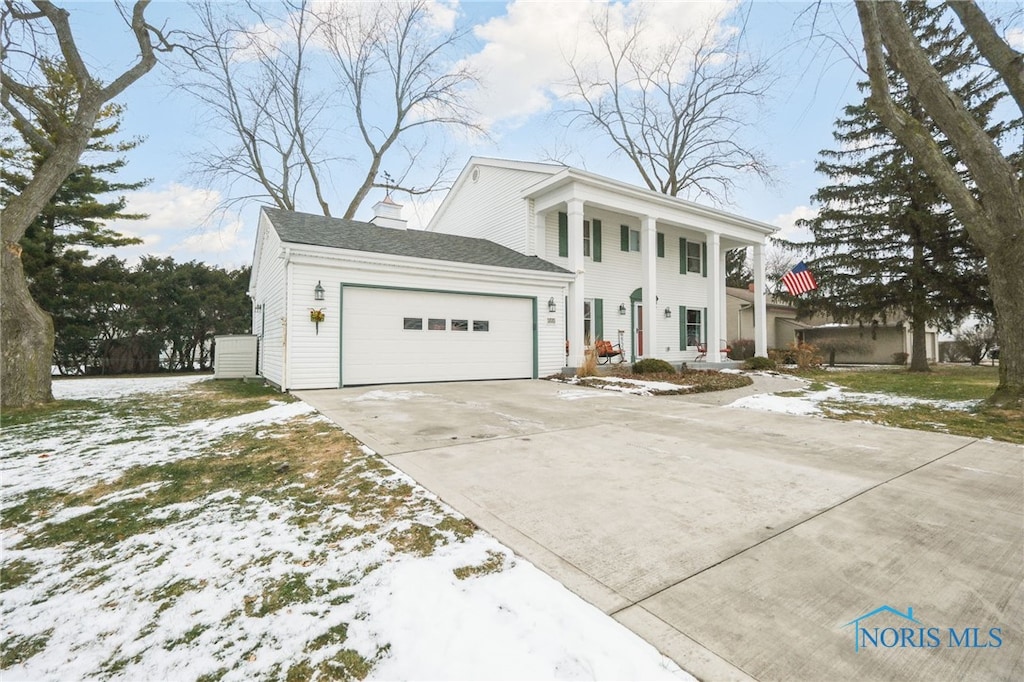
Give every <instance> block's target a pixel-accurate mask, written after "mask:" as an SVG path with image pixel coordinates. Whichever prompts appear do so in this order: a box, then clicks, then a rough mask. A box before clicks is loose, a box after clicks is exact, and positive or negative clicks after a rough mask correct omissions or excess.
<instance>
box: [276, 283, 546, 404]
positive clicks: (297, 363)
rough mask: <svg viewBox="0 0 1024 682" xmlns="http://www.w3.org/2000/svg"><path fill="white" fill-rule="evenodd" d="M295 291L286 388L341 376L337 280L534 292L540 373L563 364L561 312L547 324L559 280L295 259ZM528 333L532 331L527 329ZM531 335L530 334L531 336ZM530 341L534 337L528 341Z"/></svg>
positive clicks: (320, 384)
mask: <svg viewBox="0 0 1024 682" xmlns="http://www.w3.org/2000/svg"><path fill="white" fill-rule="evenodd" d="M292 270H293V277H292V278H293V283H294V287H295V289H294V295H293V305H292V310H291V319H292V320H293V327H292V330H291V341H290V343H291V348H290V351H291V359H292V360H291V365H290V368H289V380H288V383H289V388H293V389H303V388H330V387H335V386H337V385H338V380H339V370H340V365H339V357H340V356H339V342H340V340H341V335H340V331H341V323H340V320H341V318H340V316H339V315H340V312H341V311H340V308H339V304H340V290H341V283H342V282H345V283H348V284H363V285H372V286H383V287H390V288H395V287H398V288H402V287H406V288H411V289H418V290H446V291H458V292H466V293H488V294H498V295H505V296H529V297H533V296H536V298H537V310H538V314H539V316H540V324H539V334H538V344H539V353H538V374H539V376H545V375H548V374H553V373H555V372H558V371H559V370H560V369H561V367H562V365H563V364H564V354H562V351H561V350H559V349H561V348H562V345H561V344H562V343H563V341H562V340H563V339H564V338H565V331H564V327H563V325H562V320H561V318H560V317H559V318H558V319H557V320H556V322H555V323H553V324H550V325H549V324H547V301H548V299H549V298H554V299H555V300H561V297H562V296H563V295H564V294H563V288H562V287H561V286H558V285H548V284H544V283H538V284H536V285H531V284H529V283H523V284H518V283H513V282H500V281H492V282H486V281H482V280H481V277H480V276H479V275H476V276H470V275H460V274H458V273H454V274H452V275H451V276H439V275H438V273H437V272H436V271H429V270H419V269H416V268H414V267H409V268H403V269H402V270H401V271H399V270H397V269H393V268H387V269H385V268H376V269H375V268H374V266H372V265H370V264H367V265H366V266H363V267H358V268H355V267H353V266H350V265H347V266H345V267H342V266H341V265H340V264H339V265H338V266H331V265H329V264H324V265H312V264H307V263H294V264H293V265H292ZM318 281H319V282H321V284H322V286H323V287H324V290H325V296H324V298H325V300H324V301H322V302H320V303H318V304H317V305H314V301H313V288H314V287H315V286H316V283H317V282H318ZM312 307H317V308H321V307H322V308H324V313H325V316H326V320H325V322H323V323H321V324H320V333H319V335H317V334H316V332H315V326H314V325H313V323H312V322H310V321H309V309H310V308H312ZM530 333H531V335H532V330H531V331H530ZM531 338H532V336H531ZM531 343H532V341H531Z"/></svg>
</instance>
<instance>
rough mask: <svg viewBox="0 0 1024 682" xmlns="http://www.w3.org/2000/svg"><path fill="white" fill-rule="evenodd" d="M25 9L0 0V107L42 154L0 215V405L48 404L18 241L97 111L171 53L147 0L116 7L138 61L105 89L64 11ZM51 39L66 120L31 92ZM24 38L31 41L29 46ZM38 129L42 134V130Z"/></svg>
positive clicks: (39, 2) (43, 326)
mask: <svg viewBox="0 0 1024 682" xmlns="http://www.w3.org/2000/svg"><path fill="white" fill-rule="evenodd" d="M32 4H33V5H34V7H35V9H29V8H28V6H27V5H24V4H21V3H17V2H14V1H13V0H5V2H4V5H3V10H2V14H3V16H2V23H3V27H4V28H3V43H2V45H0V60H2V61H3V62H4V68H3V70H0V105H2V106H3V109H4V111H5V113H6V115H8V116H10V119H11V121H12V124H13V127H14V128H15V129H16V130H17V131H18V133H19V134H21V135H22V136H24V137H25V138H26V139H27V140H31V142H32V146H34V147H35V148H36V149H41V150H43V151H44V154H45V158H44V160H43V161H42V163H41V164H40V165H39V166H38V167H37V168H36V169H35V171H34V173H33V175H32V179H31V180H30V181H29V183H28V185H27V186H26V187H25V189H24V190H23V191H22V192H21V193H20V194H18V195H17V196H14V197H13V198H12V199H11V200H10V202H9V203H8V204H7V205H6V206H5V207H4V208H3V210H2V212H0V225H2V227H0V230H2V236H3V251H2V257H0V273H2V274H0V355H2V360H0V388H2V400H0V402H2V404H3V406H4V407H21V406H25V405H31V404H34V403H40V402H47V401H50V400H53V394H52V392H51V381H50V366H51V362H52V357H53V321H52V320H51V319H50V316H49V315H48V314H47V313H45V312H44V311H43V310H41V309H40V308H39V306H38V305H36V303H35V301H33V300H32V296H31V294H30V293H29V289H28V283H27V282H26V281H25V271H24V269H23V268H22V262H21V246H20V245H19V244H18V242H19V241H20V240H21V238H22V236H24V234H25V230H26V229H28V227H29V225H31V224H32V221H33V220H35V219H36V217H37V216H38V215H39V213H40V211H42V210H43V207H44V206H46V204H47V202H48V201H49V200H50V198H51V197H53V195H54V194H55V193H56V192H57V190H58V189H59V188H60V186H61V184H62V183H63V182H64V180H65V179H67V177H68V175H70V174H71V172H72V171H74V170H75V168H76V167H77V166H78V161H79V158H80V157H81V155H82V153H83V152H84V151H85V148H86V146H87V145H88V143H89V139H90V135H91V134H92V132H93V129H94V128H95V126H96V121H97V119H98V117H99V115H100V112H101V111H102V109H103V106H104V105H105V104H106V103H107V102H109V101H111V100H112V99H113V98H115V97H117V96H118V95H120V94H121V93H122V92H124V90H125V89H126V88H128V86H130V85H131V84H132V83H134V82H135V81H137V80H138V79H139V78H141V77H142V76H144V75H145V74H146V73H148V72H149V71H150V70H151V69H152V68H153V67H154V66H155V65H156V62H157V58H156V52H157V51H158V50H160V49H170V46H169V44H168V43H167V42H166V41H165V40H164V36H163V35H162V34H161V33H160V31H159V30H157V29H156V28H154V27H153V26H151V25H149V24H148V23H147V22H146V18H145V12H146V7H147V6H148V5H149V0H139V1H138V2H136V3H135V4H134V5H133V7H132V10H131V13H130V14H129V13H128V12H127V11H126V10H122V15H123V16H124V18H125V20H126V21H127V23H128V25H129V27H130V29H131V31H132V33H133V34H134V37H135V40H136V42H137V44H138V58H137V60H136V61H135V62H134V64H132V65H131V66H130V67H129V68H128V69H126V70H125V71H124V72H123V73H121V74H120V75H118V76H117V77H116V78H114V79H113V80H112V81H110V82H109V83H107V84H104V83H102V82H101V81H100V80H99V79H98V78H97V77H96V76H95V75H94V74H93V72H92V71H90V69H89V67H88V66H87V65H86V63H85V61H84V59H83V58H82V55H81V53H80V52H79V49H78V45H77V43H76V41H75V36H74V35H73V33H72V31H71V25H70V22H69V20H68V19H69V13H68V11H67V10H65V9H62V8H60V7H57V6H56V5H54V4H53V3H51V2H48V1H47V0H33V3H32ZM15 31H20V35H19V38H18V39H17V40H18V42H16V40H15V38H14V37H13V36H14V33H15ZM154 39H155V41H156V42H155V44H154ZM53 40H55V41H56V47H57V48H58V49H59V50H60V53H61V57H62V59H63V61H64V63H65V64H66V66H67V69H68V70H69V71H70V73H71V74H72V75H73V77H74V82H75V90H76V93H75V95H76V101H75V103H74V106H73V112H72V114H73V115H72V116H70V117H67V116H63V115H61V114H60V113H59V112H57V111H55V110H54V109H53V108H52V107H51V106H50V105H49V104H48V103H47V102H46V101H45V99H44V98H43V97H41V96H40V95H39V93H37V92H36V90H35V87H36V85H37V84H38V83H40V82H42V81H41V76H40V74H39V61H38V60H37V57H38V55H40V54H41V49H43V46H48V45H50V44H51V41H53ZM23 41H27V42H28V43H31V47H27V46H26V44H25V42H23ZM12 63H14V64H15V66H14V67H13V68H12ZM43 124H45V125H43ZM43 128H45V130H47V131H48V132H49V134H48V135H44V134H43V133H42V132H41V129H43Z"/></svg>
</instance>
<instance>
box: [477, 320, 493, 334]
mask: <svg viewBox="0 0 1024 682" xmlns="http://www.w3.org/2000/svg"><path fill="white" fill-rule="evenodd" d="M473 331H475V332H489V331H491V323H490V321H488V320H473Z"/></svg>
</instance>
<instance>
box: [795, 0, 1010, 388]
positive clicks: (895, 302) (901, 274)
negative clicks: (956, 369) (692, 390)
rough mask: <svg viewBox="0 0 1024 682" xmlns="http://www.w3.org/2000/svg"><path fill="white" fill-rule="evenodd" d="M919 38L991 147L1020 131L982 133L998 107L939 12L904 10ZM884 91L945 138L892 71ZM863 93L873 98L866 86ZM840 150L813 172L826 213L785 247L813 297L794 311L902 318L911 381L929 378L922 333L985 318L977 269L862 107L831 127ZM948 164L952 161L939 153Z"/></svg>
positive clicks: (964, 243)
mask: <svg viewBox="0 0 1024 682" xmlns="http://www.w3.org/2000/svg"><path fill="white" fill-rule="evenodd" d="M904 8H905V12H906V14H907V16H908V17H909V18H910V19H911V20H912V26H913V28H914V31H915V34H916V35H917V36H919V38H920V40H921V44H922V46H924V48H925V49H926V50H927V51H928V53H929V54H930V55H931V58H932V62H933V63H934V64H935V65H936V66H937V68H938V69H939V71H940V73H942V74H943V76H946V77H948V78H949V79H950V80H951V81H952V82H955V83H956V85H957V93H958V94H959V96H960V97H961V98H963V101H964V102H965V104H966V105H967V106H968V107H969V108H970V109H971V111H972V112H973V114H974V115H975V116H976V117H977V118H978V120H979V121H982V122H983V124H984V125H985V126H986V128H987V129H988V130H989V133H990V135H992V136H993V137H994V138H995V139H999V138H1000V137H1001V136H1003V135H1004V134H1006V133H1007V132H1008V131H1009V130H1010V129H1011V128H1014V127H1017V126H1019V125H1020V123H1021V122H1020V121H1019V120H1018V121H1014V122H1012V123H1011V124H1008V125H1003V124H999V125H994V126H989V125H988V121H989V117H990V115H991V112H992V110H993V108H994V107H995V106H996V104H997V102H998V101H999V100H1000V99H1001V98H1002V97H1003V96H1004V95H1005V92H1004V91H1002V90H999V89H998V88H997V87H996V86H997V83H998V81H997V80H996V79H994V78H992V77H991V76H985V75H984V74H980V73H979V72H977V71H976V70H974V69H972V65H973V64H974V63H976V61H977V60H978V59H979V57H978V55H977V54H976V51H975V49H974V47H973V44H972V43H971V42H970V41H969V40H968V39H967V38H966V36H965V35H964V34H963V32H962V31H959V30H958V28H957V27H956V26H955V25H954V24H952V23H951V22H950V21H949V20H948V19H947V18H945V17H944V12H945V9H944V7H943V6H935V7H930V6H928V5H926V4H925V3H922V2H909V3H906V4H905V5H904ZM889 81H890V87H891V88H892V91H893V96H894V97H895V98H897V101H900V102H902V103H904V106H906V107H907V108H908V109H909V110H910V111H913V112H914V114H915V116H916V117H917V118H918V120H919V121H921V122H922V123H924V124H926V125H929V126H930V127H932V128H933V129H934V130H935V135H936V137H937V138H939V139H941V133H940V132H939V131H938V130H937V128H935V126H934V125H933V124H932V123H931V121H930V120H929V119H928V117H927V115H926V113H925V112H924V109H923V108H922V107H920V106H919V105H917V103H916V101H915V98H914V96H913V94H912V93H910V92H909V91H908V88H907V86H906V84H905V83H904V82H903V81H902V79H901V78H899V76H898V75H897V73H896V72H895V70H893V69H889ZM860 87H861V90H862V91H864V92H865V93H867V92H868V84H867V83H862V84H861V85H860ZM834 137H835V139H836V142H837V143H838V149H835V150H824V151H822V152H821V159H820V160H819V162H818V164H817V170H818V171H819V172H820V173H823V174H824V175H826V176H827V177H828V178H829V179H830V180H831V181H832V184H829V185H827V186H825V187H822V188H821V189H819V190H818V192H817V193H815V194H814V196H813V197H812V201H814V202H815V203H817V204H819V205H820V206H821V210H820V212H819V215H818V216H817V217H816V218H814V219H812V220H804V221H800V224H802V225H803V226H806V227H808V228H810V230H811V232H812V233H813V235H814V239H813V241H811V242H806V243H789V244H788V246H789V247H790V248H793V249H795V250H799V251H801V252H804V253H806V254H809V255H810V257H809V258H807V259H806V262H807V264H808V266H809V267H810V268H811V270H812V271H813V272H814V273H815V276H816V278H817V281H818V285H819V289H818V290H817V291H816V292H814V293H813V294H811V295H810V296H807V297H806V298H802V299H800V300H799V305H800V307H801V308H802V309H803V310H805V311H806V312H824V313H826V314H829V315H831V316H832V317H834V318H835V319H836V320H838V321H843V322H859V323H862V324H863V323H868V324H871V323H873V322H874V323H877V321H878V320H881V321H882V322H883V323H884V322H885V321H886V319H887V318H888V317H890V316H893V315H894V314H896V313H902V314H903V315H905V316H906V318H907V319H909V320H910V324H911V330H912V332H913V352H912V353H911V367H910V368H911V370H914V371H927V370H928V363H927V359H926V356H925V348H926V345H925V327H926V325H927V323H929V322H932V323H935V324H938V325H939V326H940V327H947V328H948V327H950V326H952V325H953V324H955V323H956V322H958V321H959V320H961V319H962V318H963V317H964V316H965V315H967V314H969V313H971V312H979V313H982V314H985V315H990V314H991V311H992V303H991V299H990V298H989V296H988V292H987V283H988V279H987V274H986V270H985V264H984V257H983V255H982V254H981V252H980V251H979V250H978V249H977V248H976V247H975V246H974V244H973V243H972V242H971V241H970V239H969V237H968V236H967V233H966V231H965V230H964V228H963V226H962V225H961V224H960V223H959V222H958V221H957V219H956V217H955V216H954V215H953V213H952V211H951V210H950V208H949V206H948V203H947V201H946V200H945V198H944V197H943V196H942V194H941V192H940V191H939V190H938V188H937V187H936V186H935V184H934V183H933V182H932V181H931V180H930V178H929V177H928V176H927V175H926V174H925V173H924V172H922V170H921V169H920V168H919V167H918V166H917V165H916V164H915V163H914V161H913V160H912V158H911V156H910V154H909V153H908V152H907V151H906V150H905V149H904V148H903V147H902V146H901V145H900V144H899V143H898V142H897V141H896V140H895V138H894V137H893V136H892V135H891V134H890V133H889V132H888V130H887V129H886V128H885V127H884V126H883V125H882V124H881V122H880V121H879V120H878V118H877V117H876V116H875V115H874V113H873V112H872V111H871V110H870V109H869V108H868V106H867V103H866V98H865V102H862V103H860V104H857V105H854V106H848V107H847V108H846V109H845V112H844V116H843V117H842V118H840V119H839V120H838V121H836V132H835V133H834ZM944 148H945V149H946V150H947V152H946V153H947V154H948V155H949V156H950V158H951V159H952V158H955V157H953V152H952V151H951V150H950V147H949V145H946V146H945V147H944Z"/></svg>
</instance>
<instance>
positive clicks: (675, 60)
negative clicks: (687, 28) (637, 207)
mask: <svg viewBox="0 0 1024 682" xmlns="http://www.w3.org/2000/svg"><path fill="white" fill-rule="evenodd" d="M591 28H592V31H593V35H594V37H596V39H597V40H598V41H599V44H600V46H601V51H602V54H601V57H600V59H599V60H597V61H590V62H588V61H585V60H584V59H583V58H582V57H579V56H578V55H573V56H570V57H568V58H567V63H568V66H569V69H570V72H571V77H570V79H569V81H568V82H567V83H566V85H567V86H568V87H569V89H570V91H571V94H572V96H571V101H573V102H574V104H571V105H570V107H569V109H568V114H569V120H570V122H580V123H582V124H584V125H586V126H588V127H591V128H594V129H596V130H598V131H600V132H601V133H602V134H603V135H604V136H605V137H607V138H608V139H609V140H610V141H611V142H612V143H613V144H614V145H615V146H616V147H617V148H618V149H619V150H620V151H621V152H622V153H623V154H625V156H626V158H628V159H629V160H630V162H632V164H633V166H634V167H635V168H636V170H637V172H638V173H639V174H640V177H641V179H642V180H643V182H644V183H645V184H646V185H647V186H648V187H649V188H651V189H653V190H656V191H659V192H663V193H665V194H670V195H672V196H676V195H679V194H690V193H702V194H704V195H706V196H708V197H710V198H711V199H712V200H713V201H715V202H717V203H725V202H728V201H729V198H730V195H731V193H732V191H733V189H734V188H735V186H736V180H735V178H736V176H737V175H739V174H742V173H754V174H755V175H757V176H758V177H760V178H761V179H762V180H763V181H765V182H769V181H770V179H771V172H772V169H771V167H770V165H769V164H768V162H767V160H766V158H765V157H764V155H763V154H762V153H760V152H759V151H757V150H756V149H755V148H753V147H752V146H748V145H745V144H743V143H742V142H741V141H740V139H739V138H740V135H741V134H742V132H743V130H744V129H746V128H747V127H749V125H750V121H751V120H753V116H752V114H753V112H752V111H751V109H752V108H755V107H757V106H758V105H759V104H760V103H761V102H762V101H763V100H764V99H765V97H766V94H767V92H768V90H769V89H770V87H771V85H772V83H773V82H774V77H773V75H772V73H771V70H770V69H769V67H768V64H767V62H765V61H759V60H754V59H751V60H746V59H744V58H743V57H741V56H740V55H739V52H740V51H739V50H738V49H737V48H738V46H737V45H736V37H735V36H733V37H731V38H728V39H723V38H722V36H721V34H720V29H719V25H718V21H717V20H715V21H712V22H710V23H709V24H707V25H706V26H704V27H702V28H701V29H700V31H699V32H697V33H693V34H687V35H680V36H678V37H677V38H676V39H675V40H674V41H672V42H670V43H668V44H666V45H662V46H661V47H657V46H654V47H652V45H651V41H650V40H649V39H648V36H649V34H650V29H649V27H648V26H647V24H646V17H645V16H644V15H643V13H640V14H638V15H637V16H636V17H635V19H634V20H633V21H632V22H631V23H629V24H628V25H626V26H625V27H624V33H623V34H622V35H621V37H618V39H616V38H617V36H616V35H615V34H616V29H615V27H613V26H612V24H611V13H610V10H609V9H607V8H606V9H605V10H604V12H603V13H601V14H599V15H597V16H595V17H594V19H593V21H592V25H591Z"/></svg>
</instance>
